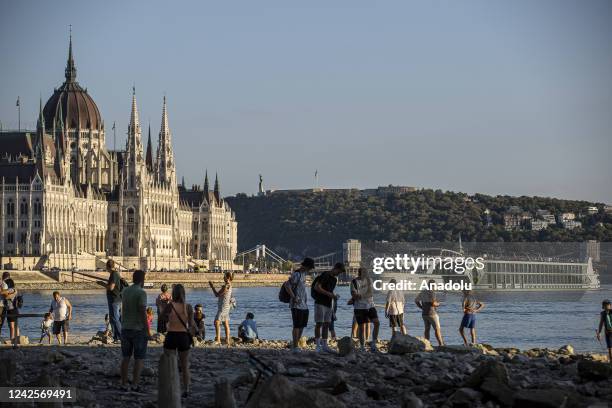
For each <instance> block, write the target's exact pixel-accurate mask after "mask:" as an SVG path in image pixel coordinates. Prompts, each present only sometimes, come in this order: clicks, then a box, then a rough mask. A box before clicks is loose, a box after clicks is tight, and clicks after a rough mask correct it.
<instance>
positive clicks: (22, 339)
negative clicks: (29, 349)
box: [13, 336, 30, 346]
mask: <svg viewBox="0 0 612 408" xmlns="http://www.w3.org/2000/svg"><path fill="white" fill-rule="evenodd" d="M13 344H18V345H20V346H25V345H28V344H30V339H28V336H17V337H15V338H14V339H13Z"/></svg>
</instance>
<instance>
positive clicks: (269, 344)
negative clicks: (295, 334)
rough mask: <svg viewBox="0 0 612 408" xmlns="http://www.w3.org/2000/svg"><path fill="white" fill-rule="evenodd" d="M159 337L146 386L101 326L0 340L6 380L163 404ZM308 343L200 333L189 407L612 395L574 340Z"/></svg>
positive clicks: (564, 402) (0, 369)
mask: <svg viewBox="0 0 612 408" xmlns="http://www.w3.org/2000/svg"><path fill="white" fill-rule="evenodd" d="M157 336H158V337H157V338H156V340H155V341H151V342H150V348H149V352H148V356H147V360H146V362H145V369H144V371H143V383H144V386H143V387H142V389H141V390H140V391H138V392H136V391H120V390H119V388H118V382H119V371H118V366H119V360H120V348H119V347H118V346H117V345H113V344H108V345H107V344H104V343H106V341H105V340H104V339H103V336H101V333H99V334H98V335H96V336H95V337H94V338H93V339H91V340H90V341H89V345H72V346H67V347H61V348H60V347H56V346H28V345H24V346H20V347H19V348H17V349H12V348H9V347H4V348H0V386H4V385H6V384H9V385H20V386H26V385H28V386H35V385H49V384H52V385H61V386H65V387H68V386H70V387H75V388H77V389H78V392H77V395H78V403H77V405H78V406H83V407H96V406H121V405H123V406H130V407H132V406H142V407H155V406H157V401H158V378H159V374H160V373H159V368H158V367H159V366H158V362H159V360H160V356H161V354H162V352H163V349H162V347H161V343H162V342H163V337H162V336H160V335H157ZM302 343H303V345H304V346H305V347H306V349H307V350H305V351H302V352H300V353H292V352H291V351H289V349H288V344H287V342H286V341H270V340H268V341H261V342H259V343H258V344H241V343H236V344H235V345H234V346H233V347H231V348H227V347H226V346H216V345H213V344H212V343H211V342H209V341H206V342H198V345H197V346H196V347H195V348H194V349H192V351H191V371H192V390H191V393H190V395H189V396H188V397H187V398H186V399H183V404H184V406H204V407H215V406H223V407H243V406H247V407H259V406H266V407H291V408H299V407H309V408H311V407H315V408H316V407H330V408H331V407H334V408H337V407H351V406H360V407H404V408H419V407H449V408H452V407H487V408H493V407H564V408H571V407H606V406H608V405H607V404H608V403H610V402H612V368H611V366H610V365H609V364H608V363H605V362H603V361H604V360H605V357H604V356H603V355H598V354H585V355H579V354H575V353H574V351H573V349H572V347H571V346H569V345H567V346H564V347H561V348H560V349H558V350H551V349H532V350H526V351H521V350H518V349H513V348H493V347H491V346H488V345H478V346H476V347H469V348H466V347H463V346H446V347H435V348H433V347H432V346H431V344H429V342H427V341H424V340H423V339H420V338H416V337H410V336H398V337H396V338H395V339H393V340H391V341H390V342H380V344H379V349H380V352H378V353H371V352H362V351H359V350H358V348H356V345H355V344H354V342H353V341H352V340H351V339H348V338H343V339H341V340H340V341H339V342H338V343H335V342H334V343H333V344H332V346H333V348H334V349H337V350H338V352H337V353H315V352H314V348H313V345H312V339H311V340H306V339H305V338H304V339H302ZM24 344H25V342H24ZM249 352H250V353H252V355H254V356H255V357H256V358H257V359H259V361H260V362H263V363H264V364H265V365H267V366H268V367H269V369H270V374H272V373H275V374H273V375H271V376H270V377H268V378H265V379H262V381H261V382H260V383H259V386H257V387H256V388H255V389H254V393H253V394H252V396H251V398H250V400H249V402H248V403H247V402H246V401H247V398H248V397H249V393H250V392H251V390H252V389H253V386H254V384H255V381H256V377H257V371H256V370H255V368H254V367H255V366H254V365H253V364H251V363H249ZM162 374H163V375H162V377H167V373H162ZM164 387H165V386H162V388H163V389H164V390H165V391H164V393H167V392H168V391H167V387H165V388H164ZM176 392H179V391H178V390H176ZM163 397H164V398H165V400H168V395H166V394H163ZM177 398H178V395H177ZM170 399H172V398H170Z"/></svg>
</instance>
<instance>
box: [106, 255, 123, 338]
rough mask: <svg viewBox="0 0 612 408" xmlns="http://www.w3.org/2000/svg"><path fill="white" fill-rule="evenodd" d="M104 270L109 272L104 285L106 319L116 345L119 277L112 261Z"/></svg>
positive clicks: (119, 318) (119, 322) (118, 323)
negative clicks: (106, 309) (106, 305)
mask: <svg viewBox="0 0 612 408" xmlns="http://www.w3.org/2000/svg"><path fill="white" fill-rule="evenodd" d="M106 270H107V271H108V272H109V276H108V281H107V282H106V285H105V286H106V301H107V302H108V317H109V319H110V323H111V327H112V328H113V340H114V341H115V343H117V342H119V341H120V340H121V275H119V272H117V271H116V270H115V261H113V260H112V259H109V260H108V261H107V262H106Z"/></svg>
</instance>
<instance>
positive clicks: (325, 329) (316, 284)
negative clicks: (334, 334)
mask: <svg viewBox="0 0 612 408" xmlns="http://www.w3.org/2000/svg"><path fill="white" fill-rule="evenodd" d="M345 271H346V269H345V268H344V264H343V263H341V262H338V263H336V264H335V265H334V268H333V269H332V270H331V271H326V272H323V273H322V274H321V275H319V276H317V277H316V278H315V280H313V281H312V285H311V291H310V294H311V296H312V298H313V299H314V301H315V342H316V351H317V352H320V351H327V352H331V351H332V350H331V349H330V348H329V346H328V345H327V337H328V333H329V325H330V323H331V321H332V316H333V309H332V301H334V300H338V297H339V296H338V295H336V294H334V289H335V288H336V284H337V283H338V278H337V276H338V275H340V274H341V273H342V272H345ZM321 337H322V339H321Z"/></svg>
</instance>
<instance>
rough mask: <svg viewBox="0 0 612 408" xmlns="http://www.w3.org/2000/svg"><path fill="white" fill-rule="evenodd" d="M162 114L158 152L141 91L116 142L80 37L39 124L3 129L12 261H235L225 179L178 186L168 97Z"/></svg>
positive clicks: (2, 189)
mask: <svg viewBox="0 0 612 408" xmlns="http://www.w3.org/2000/svg"><path fill="white" fill-rule="evenodd" d="M161 116H162V119H161V126H160V131H159V137H158V143H157V154H156V158H155V160H154V159H153V155H152V144H151V129H150V128H149V134H148V145H147V149H146V154H145V151H144V149H143V143H142V130H141V126H140V120H139V113H138V107H137V102H136V92H135V90H134V92H133V95H132V107H131V113H130V124H129V128H128V139H127V143H126V147H125V150H117V151H113V150H108V149H107V148H106V138H105V125H104V121H103V120H102V117H101V115H100V112H99V110H98V107H97V105H96V104H95V102H94V101H93V99H92V97H91V96H90V95H89V93H88V91H87V89H84V88H82V87H81V86H80V85H79V83H78V82H77V81H76V67H75V64H74V59H73V55H72V38H71V39H70V46H69V51H68V61H67V65H66V70H65V81H64V83H63V84H62V85H61V86H60V87H59V88H57V89H55V90H54V92H53V95H52V96H51V97H50V98H49V100H48V101H47V103H46V104H45V105H44V109H43V107H42V101H41V107H40V112H39V118H38V125H37V129H36V131H35V132H34V131H32V132H28V131H12V132H2V133H0V204H1V206H0V252H1V254H2V256H3V257H7V258H8V259H6V258H3V260H2V262H3V263H8V261H9V260H11V258H25V257H26V256H27V257H31V258H32V265H31V266H32V267H37V268H38V267H42V266H51V267H53V266H57V267H60V268H64V269H68V268H72V267H80V268H83V269H85V268H95V267H100V266H102V265H103V264H104V263H105V261H106V259H107V258H109V257H112V258H113V259H115V260H116V261H118V262H119V263H120V264H121V265H123V266H124V267H126V268H142V269H151V270H160V269H168V270H175V269H187V268H189V267H190V266H193V265H195V264H198V263H209V264H210V266H211V267H212V266H219V267H221V268H222V269H231V268H232V267H233V260H234V257H235V255H236V250H237V244H236V242H237V223H236V220H235V216H234V213H233V212H232V210H231V209H230V208H229V206H228V205H227V203H226V202H225V201H224V200H223V199H222V198H221V195H220V191H219V182H218V180H215V189H214V192H210V191H208V182H207V181H206V183H205V186H204V188H203V189H199V187H198V188H194V189H192V190H191V191H187V190H186V189H184V186H183V188H180V187H179V186H178V185H177V180H176V177H177V175H176V167H175V159H174V153H173V149H172V138H171V132H170V126H169V122H168V111H167V104H166V98H165V97H164V101H163V107H162V115H161ZM196 196H197V198H196ZM206 261H208V262H206ZM11 263H12V260H11ZM24 264H25V262H24Z"/></svg>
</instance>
